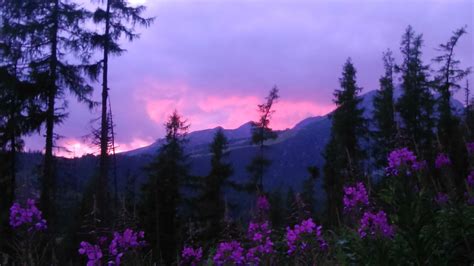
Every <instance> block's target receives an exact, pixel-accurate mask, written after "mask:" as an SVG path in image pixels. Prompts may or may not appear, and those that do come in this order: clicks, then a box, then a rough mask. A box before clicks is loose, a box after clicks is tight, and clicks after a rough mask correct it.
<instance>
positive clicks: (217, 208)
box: [198, 129, 233, 241]
mask: <svg viewBox="0 0 474 266" xmlns="http://www.w3.org/2000/svg"><path fill="white" fill-rule="evenodd" d="M227 145H228V140H227V137H226V136H225V135H224V132H223V130H222V129H219V130H217V132H216V133H215V135H214V139H213V141H212V143H211V145H210V147H209V148H210V152H211V154H212V157H211V171H210V173H209V175H207V176H206V177H204V180H203V184H202V193H201V195H200V197H199V203H198V206H199V217H200V219H201V220H202V222H204V224H205V227H204V234H205V236H204V238H205V239H206V240H211V241H212V240H215V239H217V237H218V236H219V235H220V233H221V232H222V227H221V225H222V221H223V220H224V215H225V206H224V186H226V185H227V184H228V178H229V177H230V176H231V175H232V173H233V170H232V165H231V164H230V163H228V162H226V157H227V156H228V152H227Z"/></svg>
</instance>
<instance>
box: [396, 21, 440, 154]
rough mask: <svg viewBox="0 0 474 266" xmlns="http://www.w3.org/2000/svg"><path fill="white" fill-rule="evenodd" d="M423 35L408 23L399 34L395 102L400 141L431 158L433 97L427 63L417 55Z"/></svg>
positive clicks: (419, 53) (419, 54)
mask: <svg viewBox="0 0 474 266" xmlns="http://www.w3.org/2000/svg"><path fill="white" fill-rule="evenodd" d="M422 37H423V36H422V35H421V34H420V35H416V33H415V32H414V31H413V28H412V27H411V26H408V27H407V29H406V31H405V33H404V34H403V36H402V42H401V48H400V50H401V52H402V55H403V63H402V64H401V65H400V66H398V65H397V67H396V70H397V72H399V73H401V81H402V83H401V86H402V95H401V96H400V98H399V99H398V102H397V103H396V107H397V110H398V113H399V114H400V117H401V120H402V123H401V126H400V128H401V131H402V134H403V138H404V142H405V143H404V144H405V145H406V146H408V147H409V148H410V149H412V150H414V151H416V152H417V154H419V155H420V156H421V157H422V158H423V159H425V160H427V161H428V162H431V161H433V156H434V155H433V151H432V150H433V142H434V135H433V129H434V118H433V108H434V99H433V95H432V93H431V90H430V89H431V88H430V87H431V85H432V84H431V82H430V81H429V79H428V78H429V73H428V71H429V66H427V65H424V64H423V62H422V59H421V55H422V52H421V47H422V45H423V38H422Z"/></svg>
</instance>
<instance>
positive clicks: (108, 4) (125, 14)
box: [89, 0, 153, 216]
mask: <svg viewBox="0 0 474 266" xmlns="http://www.w3.org/2000/svg"><path fill="white" fill-rule="evenodd" d="M99 2H100V3H102V4H105V10H104V9H103V8H102V7H98V8H97V10H96V11H95V12H94V15H93V20H94V22H95V23H96V24H100V25H102V26H103V28H104V31H103V33H94V34H93V35H92V37H91V42H92V45H93V46H94V47H95V48H99V49H100V50H101V52H102V53H103V56H102V59H101V60H100V62H99V63H98V64H96V65H91V66H90V67H89V70H90V72H89V73H90V75H91V76H92V77H94V78H96V77H97V76H98V75H99V73H100V72H102V98H101V119H100V121H101V122H100V164H99V168H100V169H99V176H98V179H99V180H98V182H96V188H97V191H96V196H97V204H98V209H99V212H101V213H102V214H101V215H102V216H104V212H105V210H107V209H108V208H107V202H108V200H107V185H108V170H109V158H108V153H109V142H110V141H109V136H110V132H109V130H110V129H109V128H110V127H109V125H110V122H109V121H108V111H107V100H108V95H109V89H110V88H109V87H108V75H109V56H110V55H121V54H122V53H123V52H125V50H124V49H122V48H121V47H120V44H119V40H120V39H121V38H122V37H125V38H126V39H127V40H129V41H133V40H135V39H136V38H138V37H139V35H138V34H137V33H136V32H135V31H134V28H135V25H139V26H145V27H148V26H150V25H151V23H152V21H153V19H152V18H143V17H141V14H142V13H143V12H144V11H145V9H146V8H145V6H137V7H131V6H129V4H128V2H127V1H125V0H99Z"/></svg>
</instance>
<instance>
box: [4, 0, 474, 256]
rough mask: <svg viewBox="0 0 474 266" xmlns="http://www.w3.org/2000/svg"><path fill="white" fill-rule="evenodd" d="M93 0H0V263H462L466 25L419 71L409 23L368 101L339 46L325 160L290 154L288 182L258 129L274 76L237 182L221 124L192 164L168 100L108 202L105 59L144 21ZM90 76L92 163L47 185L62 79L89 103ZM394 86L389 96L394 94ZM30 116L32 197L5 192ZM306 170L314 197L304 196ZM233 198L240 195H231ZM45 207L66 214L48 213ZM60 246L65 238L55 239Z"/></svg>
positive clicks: (121, 4) (466, 236) (265, 119)
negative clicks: (39, 146) (82, 2)
mask: <svg viewBox="0 0 474 266" xmlns="http://www.w3.org/2000/svg"><path fill="white" fill-rule="evenodd" d="M100 2H101V3H102V4H104V5H105V9H102V8H99V9H97V10H96V11H95V13H92V12H90V11H88V10H86V9H84V8H82V7H80V6H78V5H77V4H75V3H74V2H73V1H62V0H47V1H35V0H23V1H13V0H0V15H1V20H0V21H1V24H0V195H2V196H1V200H0V263H1V264H4V263H5V264H6V265H78V264H86V265H105V264H107V265H317V264H326V265H327V264H329V265H341V264H342V265H347V264H364V265H433V264H434V265H438V264H439V265H451V264H455V265H458V264H459V265H468V264H472V262H473V261H474V100H473V99H472V98H471V96H470V90H469V84H467V83H466V86H465V92H466V102H465V109H464V112H463V113H458V112H455V111H454V110H453V108H452V104H451V101H452V95H453V93H454V92H455V91H457V90H459V89H461V87H462V82H463V81H464V80H465V79H466V77H467V76H468V75H469V73H470V69H461V67H460V61H459V60H458V59H457V58H456V57H455V49H456V45H457V43H458V42H459V40H460V39H461V38H462V37H463V36H464V35H465V34H466V28H465V27H463V28H460V29H458V30H456V31H454V33H453V36H452V37H451V38H450V39H449V40H448V42H446V43H444V44H441V45H440V55H439V56H438V57H436V58H435V59H434V60H433V62H434V63H435V64H436V66H437V67H439V68H438V69H437V71H436V72H435V73H436V75H434V76H433V77H431V76H430V73H433V72H434V71H433V68H432V66H430V65H427V64H425V63H424V62H423V61H422V59H421V58H422V57H421V55H422V46H423V45H422V44H423V38H422V35H418V34H416V33H415V31H414V30H413V28H412V27H411V26H408V27H407V29H406V31H405V33H404V34H403V35H402V41H401V47H400V51H401V60H402V61H401V62H400V63H399V64H397V63H396V62H395V59H394V56H393V54H392V52H390V51H387V52H386V53H384V54H383V62H384V74H383V76H382V77H381V78H380V80H379V82H380V89H379V90H378V91H377V92H376V94H375V97H374V101H373V105H374V106H373V107H374V112H373V113H371V114H368V113H366V112H365V111H366V110H364V108H363V107H362V105H361V102H362V98H361V97H360V93H361V91H362V88H360V87H359V86H358V85H357V77H356V74H357V71H356V68H355V66H354V64H353V62H352V60H351V59H350V58H349V59H347V61H346V62H345V63H344V64H343V68H342V77H341V78H340V80H339V81H340V88H339V89H337V90H336V91H335V92H334V103H335V104H336V109H335V110H334V112H332V113H331V114H330V119H331V135H330V137H329V141H328V143H327V146H326V148H325V150H324V151H323V154H322V155H323V157H324V159H325V162H324V166H323V167H322V169H321V173H320V170H319V168H317V167H315V166H302V167H305V168H307V169H308V178H307V180H305V181H304V182H302V184H301V185H302V187H300V189H299V190H297V191H293V189H292V188H289V189H285V190H283V189H281V188H280V189H281V190H280V191H271V190H270V189H269V187H268V186H265V184H266V182H268V181H271V180H269V179H268V178H269V177H268V176H266V173H267V171H268V169H271V167H272V166H273V165H272V162H271V158H270V157H269V156H268V154H267V152H266V151H268V150H269V149H270V144H271V141H272V140H276V139H277V137H278V136H279V135H280V133H279V132H278V131H274V130H273V129H272V128H271V126H270V122H271V119H272V115H273V113H274V110H275V104H277V102H278V99H279V97H280V95H279V90H278V89H277V88H276V87H274V88H273V89H272V90H270V93H269V94H268V96H267V97H266V99H265V102H264V103H262V104H260V105H258V106H257V108H258V112H259V118H258V120H257V121H255V122H253V123H252V131H251V132H252V136H251V140H248V143H246V145H247V146H246V147H248V146H252V147H251V148H253V149H254V150H255V151H256V153H255V157H253V158H252V159H251V161H250V164H249V165H248V168H247V170H248V172H249V174H250V176H249V177H248V178H247V181H248V183H246V184H236V182H234V181H235V180H233V179H232V177H233V173H234V170H235V168H234V167H235V166H234V165H233V164H232V163H233V162H232V161H230V160H229V159H228V155H229V153H231V152H233V151H232V150H230V149H229V139H228V138H227V136H226V131H225V130H223V129H217V130H216V131H215V132H214V137H213V140H212V143H210V145H209V147H208V148H209V156H208V157H206V158H209V161H208V163H209V166H210V168H209V171H208V172H206V173H204V174H203V176H192V175H191V173H192V171H191V170H192V169H191V165H190V164H189V162H190V160H189V157H190V156H192V154H188V150H187V143H188V136H187V134H188V130H189V124H188V123H187V121H186V119H184V118H183V117H182V116H181V115H180V114H179V113H178V111H176V110H175V111H174V112H173V113H172V114H171V115H170V116H169V118H168V120H167V122H166V124H165V130H166V136H165V138H164V140H163V142H162V145H161V146H160V148H159V150H158V152H157V154H156V155H155V156H154V158H153V160H152V161H151V163H150V164H149V165H148V166H147V167H146V169H145V170H146V173H147V177H148V179H147V180H146V181H145V182H144V183H142V184H144V186H143V189H142V190H141V192H139V191H137V190H136V189H135V187H136V185H137V183H138V181H137V178H136V174H137V173H135V172H131V173H129V174H128V177H127V182H126V185H125V187H124V188H123V191H125V192H124V193H123V195H122V197H121V201H122V202H123V204H122V207H119V206H118V204H116V205H115V206H114V208H113V209H111V208H112V206H111V204H109V203H108V200H109V199H110V197H109V196H108V195H109V194H110V190H111V188H110V185H109V178H108V176H109V173H108V168H109V165H108V155H109V136H110V132H109V129H110V128H111V125H110V124H111V123H110V121H109V117H108V109H107V101H108V100H109V98H108V90H109V88H108V85H107V84H108V82H107V79H108V72H109V70H108V64H109V61H108V58H109V55H119V54H121V53H122V52H123V51H124V50H123V49H122V48H121V47H120V45H119V41H120V38H121V36H125V37H127V38H128V39H129V40H133V39H135V38H136V37H137V34H136V33H135V32H134V28H133V26H135V24H137V25H142V26H150V25H151V22H152V19H147V18H143V17H141V14H142V12H143V11H144V9H145V7H143V6H139V7H129V6H128V5H127V3H126V1H122V0H107V1H100ZM91 19H92V22H95V23H97V24H98V25H100V26H101V27H102V28H103V29H102V31H101V32H100V33H97V32H90V31H88V30H87V29H88V27H86V26H85V25H86V24H87V23H89V22H91ZM128 23H130V24H128ZM125 24H127V25H125ZM129 26H130V27H129ZM95 49H99V50H100V51H101V55H102V56H101V59H100V60H99V62H94V60H93V57H94V52H93V51H94V50H95ZM91 62H92V63H91ZM99 73H102V80H101V81H102V88H101V92H102V94H101V96H102V97H101V104H102V109H101V128H100V134H99V136H100V137H99V142H100V144H101V145H100V157H99V158H98V160H99V161H98V162H99V171H98V172H99V174H98V175H96V176H97V178H96V179H95V180H92V181H90V182H89V184H87V185H84V187H85V188H84V189H83V187H81V186H78V185H76V186H75V187H74V189H71V188H70V187H68V186H69V185H70V184H61V185H58V183H57V182H56V178H55V177H56V173H57V172H60V171H59V169H58V166H57V164H56V163H55V162H56V161H57V158H55V157H54V156H53V152H52V151H53V147H54V140H55V126H56V125H57V124H58V123H60V122H61V121H63V120H64V119H66V114H67V110H66V107H67V105H66V104H65V97H66V96H65V95H66V93H67V92H69V93H71V94H72V95H74V96H76V98H77V99H78V100H79V101H80V102H84V103H86V104H88V105H89V106H94V105H95V103H94V102H93V101H92V100H91V99H90V97H91V94H92V92H93V87H92V86H91V84H89V83H91V82H95V81H96V80H94V79H92V80H90V79H89V78H91V77H93V78H97V77H98V74H99ZM397 78H398V79H397ZM397 80H398V81H399V82H397ZM398 87H400V88H401V95H400V97H395V91H396V88H398ZM109 111H110V110H109ZM367 118H373V119H372V120H373V121H374V122H373V123H370V122H369V121H368V120H369V119H367ZM42 129H45V131H46V132H45V133H46V134H45V153H44V156H43V157H42V158H44V162H43V165H42V169H40V170H41V175H40V177H39V179H38V181H37V182H38V183H39V188H40V193H38V194H39V196H40V197H39V199H37V197H36V196H35V195H33V194H27V193H24V194H21V193H19V191H20V192H21V190H19V183H18V181H17V178H16V175H17V173H18V171H19V169H18V168H19V167H18V165H17V162H18V153H19V152H21V151H22V149H23V141H22V138H24V137H25V136H28V135H29V134H31V133H33V132H36V131H40V130H42ZM369 148H370V149H369ZM366 150H370V151H372V152H371V153H368V152H366ZM289 178H290V177H289ZM319 179H321V181H322V184H323V188H324V190H325V192H326V199H327V200H326V202H324V204H323V203H320V202H317V200H316V198H317V197H316V193H317V191H318V190H317V187H318V186H317V184H318V182H317V181H319ZM242 185H245V188H247V191H250V192H251V193H254V192H255V194H252V197H247V198H245V199H244V198H243V197H242V198H241V199H242V202H240V201H239V202H232V201H231V200H229V198H231V197H230V196H229V195H236V194H238V193H239V189H241V188H242ZM71 186H72V185H71ZM78 187H79V188H78ZM58 188H59V189H64V190H67V189H70V190H71V191H74V193H76V194H74V195H75V196H76V198H75V199H74V200H71V202H61V201H60V200H58V198H59V196H60V195H59V194H60V193H59V192H58ZM285 194H286V199H283V198H284V197H283V195H285ZM115 196H116V197H117V198H118V195H115ZM228 196H229V197H228ZM234 198H235V197H234ZM38 200H39V202H38ZM245 200H247V201H250V202H251V204H246V202H243V201H245ZM37 202H38V203H39V204H37ZM239 204H241V205H242V206H247V205H249V206H250V205H251V206H252V207H250V208H249V209H244V210H242V208H241V209H240V210H239V209H236V208H233V207H234V206H235V205H239ZM58 206H60V207H62V209H61V210H62V211H64V212H65V213H66V214H64V215H65V216H66V215H67V216H70V217H69V220H68V221H71V220H74V221H73V222H64V221H61V219H58V211H57V207H58ZM316 210H318V211H316ZM107 212H110V213H113V214H114V215H112V216H107V215H106V213H107ZM107 219H109V220H110V221H107ZM68 245H70V246H72V248H66V247H63V248H61V247H60V246H68ZM59 253H62V254H59Z"/></svg>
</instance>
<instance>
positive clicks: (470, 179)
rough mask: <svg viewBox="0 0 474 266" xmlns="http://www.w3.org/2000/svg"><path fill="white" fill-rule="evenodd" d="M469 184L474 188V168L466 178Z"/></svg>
mask: <svg viewBox="0 0 474 266" xmlns="http://www.w3.org/2000/svg"><path fill="white" fill-rule="evenodd" d="M466 182H467V185H468V186H469V187H471V188H474V170H473V171H471V173H469V175H468V176H467V178H466Z"/></svg>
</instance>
